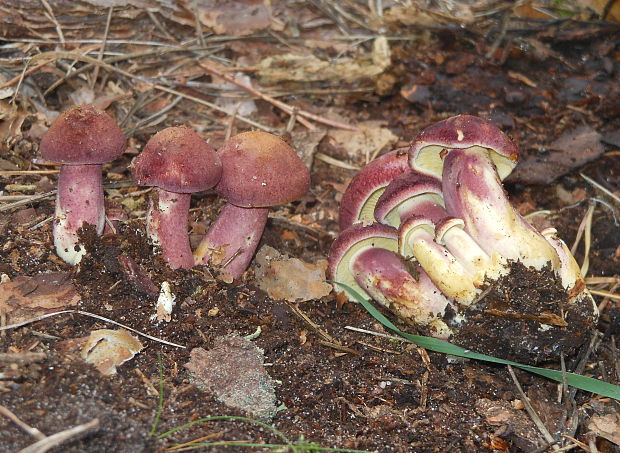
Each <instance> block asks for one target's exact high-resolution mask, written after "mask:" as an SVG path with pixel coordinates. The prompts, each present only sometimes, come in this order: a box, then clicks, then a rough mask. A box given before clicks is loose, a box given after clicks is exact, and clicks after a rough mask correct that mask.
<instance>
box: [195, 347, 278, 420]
mask: <svg viewBox="0 0 620 453" xmlns="http://www.w3.org/2000/svg"><path fill="white" fill-rule="evenodd" d="M190 355H191V359H190V361H189V362H188V363H187V364H185V367H186V368H187V369H188V370H189V371H190V382H191V383H192V384H194V385H195V386H196V387H198V388H199V389H200V390H203V391H208V392H210V393H211V394H213V396H214V397H215V398H216V399H217V400H218V401H221V402H222V403H224V404H226V405H227V406H229V407H235V408H239V409H242V410H244V411H247V412H249V413H251V414H252V415H253V416H254V417H257V418H259V419H263V420H271V419H272V418H273V416H274V415H275V413H276V394H275V383H274V381H273V379H271V376H269V374H268V373H267V371H266V370H265V366H264V361H265V355H264V351H263V350H262V349H261V348H259V347H257V346H255V345H254V344H253V343H252V342H251V341H249V340H246V339H245V338H241V337H238V336H226V337H221V338H218V339H217V340H216V341H215V346H214V347H213V349H211V350H210V351H205V350H204V349H202V348H194V349H192V352H191V353H190Z"/></svg>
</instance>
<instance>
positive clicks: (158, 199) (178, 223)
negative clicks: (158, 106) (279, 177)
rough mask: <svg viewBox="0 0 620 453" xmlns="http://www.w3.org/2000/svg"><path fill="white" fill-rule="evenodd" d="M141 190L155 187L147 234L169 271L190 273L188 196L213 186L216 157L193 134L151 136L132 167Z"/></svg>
mask: <svg viewBox="0 0 620 453" xmlns="http://www.w3.org/2000/svg"><path fill="white" fill-rule="evenodd" d="M132 167H133V168H132V172H133V177H134V178H135V180H136V181H137V182H138V184H140V185H144V186H155V187H156V189H155V190H153V192H152V193H151V196H150V197H149V207H148V211H147V233H148V236H149V238H150V239H151V242H153V244H154V245H157V246H159V247H160V248H161V251H162V255H163V257H164V260H165V261H166V262H167V263H168V265H169V266H170V267H171V268H172V269H177V268H184V269H189V268H191V267H193V266H194V258H193V254H192V250H191V248H190V243H189V237H188V234H187V220H188V214H189V206H190V201H191V194H192V193H193V192H200V191H203V190H207V189H210V188H212V187H213V186H215V184H217V182H218V181H219V179H220V176H221V174H222V165H221V163H220V159H219V156H218V155H217V154H216V153H215V151H214V150H213V148H212V147H211V146H210V145H209V144H208V143H207V142H205V141H204V140H203V139H202V138H201V137H200V136H199V135H198V134H197V133H196V132H195V131H194V130H192V129H191V128H189V127H187V126H178V127H169V128H166V129H164V130H162V131H160V132H158V133H157V134H155V135H154V136H153V137H151V139H150V140H149V141H148V143H147V144H146V146H145V147H144V150H143V151H142V153H141V154H140V155H139V156H138V157H137V158H136V159H135V160H134V162H133V164H132Z"/></svg>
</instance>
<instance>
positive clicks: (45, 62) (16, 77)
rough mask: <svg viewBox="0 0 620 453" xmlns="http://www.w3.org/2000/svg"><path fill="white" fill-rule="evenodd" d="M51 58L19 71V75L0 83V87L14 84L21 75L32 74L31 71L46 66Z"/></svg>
mask: <svg viewBox="0 0 620 453" xmlns="http://www.w3.org/2000/svg"><path fill="white" fill-rule="evenodd" d="M52 61H53V60H49V61H44V62H42V63H39V64H38V65H36V66H33V67H32V68H30V69H28V70H27V71H25V72H23V73H21V74H20V75H17V76H15V77H13V78H12V79H11V80H9V81H8V82H4V83H3V84H2V85H0V89H2V88H6V87H10V86H11V85H14V84H16V83H17V82H19V81H20V80H21V79H22V78H23V77H26V76H29V75H30V74H32V73H33V72H36V71H38V70H39V69H41V68H42V67H43V66H47V65H48V64H50V63H51V62H52Z"/></svg>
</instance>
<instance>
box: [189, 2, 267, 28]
mask: <svg viewBox="0 0 620 453" xmlns="http://www.w3.org/2000/svg"><path fill="white" fill-rule="evenodd" d="M186 6H187V7H188V9H189V10H193V8H192V6H193V2H187V5H186ZM196 9H197V11H198V18H199V19H200V22H201V23H202V24H204V25H205V26H207V27H209V28H210V29H211V30H213V32H214V33H215V34H218V35H226V34H230V35H234V36H246V35H251V34H252V33H254V32H256V31H260V30H264V29H266V28H269V26H270V24H271V15H270V14H269V10H268V9H267V7H266V6H265V3H264V2H262V1H256V0H236V1H234V2H229V1H225V0H201V1H200V2H197V3H196Z"/></svg>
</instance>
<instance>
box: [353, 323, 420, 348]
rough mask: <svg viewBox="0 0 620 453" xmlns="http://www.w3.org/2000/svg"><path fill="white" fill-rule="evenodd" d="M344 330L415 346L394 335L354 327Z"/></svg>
mask: <svg viewBox="0 0 620 453" xmlns="http://www.w3.org/2000/svg"><path fill="white" fill-rule="evenodd" d="M344 328H345V329H347V330H352V331H353V332H360V333H365V334H368V335H373V336H375V337H381V338H387V339H388V340H398V341H402V342H403V343H411V344H415V343H414V342H413V341H410V340H407V339H406V338H403V337H397V336H394V335H388V334H386V333H381V332H375V331H373V330H366V329H360V328H359V327H353V326H344Z"/></svg>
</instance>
